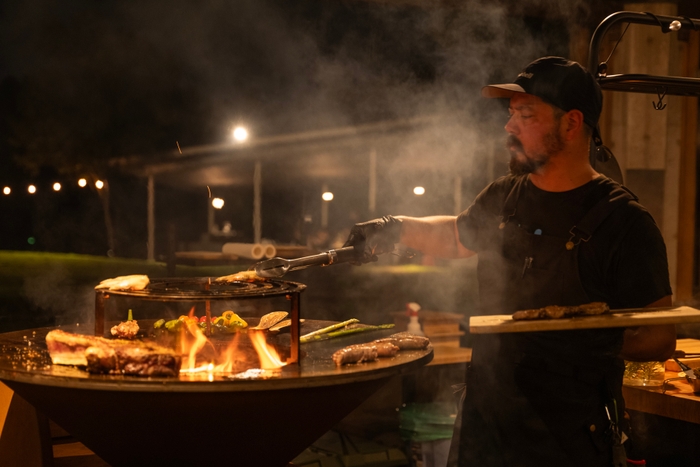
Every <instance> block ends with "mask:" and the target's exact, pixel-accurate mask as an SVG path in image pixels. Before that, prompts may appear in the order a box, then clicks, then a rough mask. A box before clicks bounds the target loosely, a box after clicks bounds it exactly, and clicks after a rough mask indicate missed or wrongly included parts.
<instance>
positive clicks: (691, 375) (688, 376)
mask: <svg viewBox="0 0 700 467" xmlns="http://www.w3.org/2000/svg"><path fill="white" fill-rule="evenodd" d="M688 355H690V354H688ZM672 358H673V360H674V361H675V362H676V363H677V364H678V366H679V367H680V368H681V370H683V373H685V376H680V377H678V378H668V379H665V380H664V382H663V385H662V389H661V393H662V394H665V393H666V385H667V384H668V383H670V382H671V381H680V380H683V379H684V380H686V381H687V382H688V384H690V385H691V386H692V387H693V392H697V389H696V388H697V384H696V383H697V382H698V377H697V375H696V374H695V370H693V369H692V368H690V367H689V366H688V365H686V364H685V363H683V362H681V361H680V360H678V357H676V356H673V357H672Z"/></svg>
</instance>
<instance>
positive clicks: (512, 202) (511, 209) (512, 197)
mask: <svg viewBox="0 0 700 467" xmlns="http://www.w3.org/2000/svg"><path fill="white" fill-rule="evenodd" d="M525 180H527V175H522V176H520V177H518V178H517V179H516V180H515V183H514V184H513V188H511V189H510V193H508V196H507V197H506V201H505V203H503V211H501V223H500V224H499V226H498V228H499V229H501V230H503V229H504V228H505V226H506V224H507V223H508V221H510V219H511V217H513V216H514V215H515V211H516V208H517V207H518V199H520V193H521V192H522V190H523V186H524V185H525Z"/></svg>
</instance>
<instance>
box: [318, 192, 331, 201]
mask: <svg viewBox="0 0 700 467" xmlns="http://www.w3.org/2000/svg"><path fill="white" fill-rule="evenodd" d="M321 198H322V199H323V201H332V200H333V193H331V192H330V191H326V192H325V193H323V194H322V195H321Z"/></svg>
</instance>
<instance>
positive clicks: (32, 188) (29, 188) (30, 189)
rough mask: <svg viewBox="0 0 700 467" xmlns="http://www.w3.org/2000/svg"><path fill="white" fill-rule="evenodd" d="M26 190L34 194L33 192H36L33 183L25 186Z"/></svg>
mask: <svg viewBox="0 0 700 467" xmlns="http://www.w3.org/2000/svg"><path fill="white" fill-rule="evenodd" d="M27 191H28V192H29V193H31V194H34V193H36V187H35V186H34V185H29V186H28V187H27Z"/></svg>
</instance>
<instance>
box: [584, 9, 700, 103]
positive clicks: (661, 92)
mask: <svg viewBox="0 0 700 467" xmlns="http://www.w3.org/2000/svg"><path fill="white" fill-rule="evenodd" d="M617 23H636V24H646V25H650V26H658V27H659V28H661V32H662V33H664V34H667V33H670V32H678V31H682V30H692V31H700V19H693V18H687V17H685V16H662V15H655V14H653V13H642V12H633V11H619V12H617V13H613V14H611V15H610V16H608V17H607V18H605V19H604V20H603V21H602V22H601V23H600V24H599V25H598V27H597V28H596V30H595V32H593V36H592V37H591V43H590V47H589V51H588V69H589V70H590V71H591V73H593V75H594V76H595V78H596V79H597V80H598V82H599V83H600V87H601V88H602V89H609V90H612V91H625V92H640V93H648V94H657V95H658V96H666V95H675V96H698V95H700V78H693V77H681V76H654V75H645V74H618V75H608V74H607V70H608V65H607V62H598V60H599V57H598V52H599V49H600V44H601V42H602V40H603V37H604V36H605V33H606V32H608V30H609V29H610V28H611V27H612V26H613V25H614V24H617Z"/></svg>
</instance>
